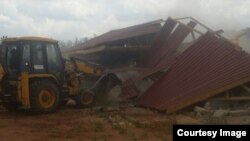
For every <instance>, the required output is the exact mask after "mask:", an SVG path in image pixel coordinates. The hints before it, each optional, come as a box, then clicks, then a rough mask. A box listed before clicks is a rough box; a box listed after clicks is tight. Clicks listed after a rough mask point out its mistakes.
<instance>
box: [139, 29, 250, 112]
mask: <svg viewBox="0 0 250 141" xmlns="http://www.w3.org/2000/svg"><path fill="white" fill-rule="evenodd" d="M248 81H250V55H249V54H247V53H245V52H243V51H239V50H237V49H236V48H235V46H234V45H233V44H232V43H230V42H228V41H227V40H225V39H224V38H221V37H219V36H217V35H215V34H213V33H210V32H208V33H206V34H205V35H203V36H201V37H200V38H199V39H198V41H196V42H195V43H194V44H193V45H191V46H190V47H189V48H188V49H187V50H185V51H184V52H183V53H182V54H181V55H180V56H178V57H177V58H176V60H175V63H174V64H173V65H172V66H171V67H170V69H169V70H168V71H167V72H166V73H165V74H164V75H163V77H162V78H161V79H160V80H158V81H157V82H155V84H154V85H153V86H152V87H150V88H149V89H148V90H147V91H146V93H145V94H144V95H143V96H142V97H141V98H140V100H139V104H140V105H143V106H146V107H152V108H156V109H158V110H166V111H167V112H175V111H177V110H180V109H182V108H184V107H187V106H190V105H192V104H194V103H197V102H200V101H203V100H205V99H207V98H209V97H212V96H214V95H217V94H220V92H223V91H225V90H228V89H231V88H233V87H235V86H238V85H241V84H243V83H246V82H248Z"/></svg>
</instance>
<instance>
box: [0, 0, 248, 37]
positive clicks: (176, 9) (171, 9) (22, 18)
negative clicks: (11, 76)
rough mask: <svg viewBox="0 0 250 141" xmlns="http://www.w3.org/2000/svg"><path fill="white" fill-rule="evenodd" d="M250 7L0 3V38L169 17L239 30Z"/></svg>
mask: <svg viewBox="0 0 250 141" xmlns="http://www.w3.org/2000/svg"><path fill="white" fill-rule="evenodd" d="M249 7H250V0H0V36H8V37H13V36H45V37H50V38H54V39H57V40H64V41H67V40H74V39H75V38H76V37H77V38H79V39H80V38H84V37H88V38H91V37H93V36H94V35H100V34H102V33H104V32H107V31H110V30H112V29H117V28H123V27H126V26H131V25H135V24H140V23H144V22H148V21H152V20H157V19H167V17H169V16H170V17H173V18H180V17H186V16H188V17H190V16H191V17H194V18H196V19H197V20H199V21H201V22H202V23H204V24H206V25H208V26H209V27H211V28H212V29H215V30H217V29H224V30H240V29H243V28H246V27H250V8H249Z"/></svg>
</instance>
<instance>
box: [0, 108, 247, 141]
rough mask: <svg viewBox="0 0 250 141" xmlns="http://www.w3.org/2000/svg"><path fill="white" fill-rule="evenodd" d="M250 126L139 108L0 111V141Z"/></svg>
mask: <svg viewBox="0 0 250 141" xmlns="http://www.w3.org/2000/svg"><path fill="white" fill-rule="evenodd" d="M228 123H230V124H250V117H249V116H245V117H242V116H241V117H226V118H220V119H218V118H211V117H196V116H195V115H194V114H193V113H192V112H185V113H182V114H176V115H167V114H164V113H159V112H157V111H152V110H148V109H144V108H138V107H122V108H121V107H119V108H118V107H109V108H104V109H102V108H92V109H76V108H73V107H65V108H62V109H59V110H57V111H56V112H55V113H51V114H46V115H33V114H31V113H28V112H25V111H20V112H15V113H10V112H8V111H6V110H5V109H3V108H1V110H0V140H1V141H12V140H13V141H14V140H18V141H45V140H46V141H83V140H84V141H117V140H119V141H140V140H141V141H145V140H146V141H147V140H148V141H171V140H172V139H171V138H172V137H171V134H172V133H171V130H172V125H173V124H228Z"/></svg>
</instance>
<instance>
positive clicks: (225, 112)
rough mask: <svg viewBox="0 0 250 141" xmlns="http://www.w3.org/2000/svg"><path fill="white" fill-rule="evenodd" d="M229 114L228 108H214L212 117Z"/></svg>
mask: <svg viewBox="0 0 250 141" xmlns="http://www.w3.org/2000/svg"><path fill="white" fill-rule="evenodd" d="M227 115H229V110H215V111H214V114H213V117H216V118H220V117H224V116H227Z"/></svg>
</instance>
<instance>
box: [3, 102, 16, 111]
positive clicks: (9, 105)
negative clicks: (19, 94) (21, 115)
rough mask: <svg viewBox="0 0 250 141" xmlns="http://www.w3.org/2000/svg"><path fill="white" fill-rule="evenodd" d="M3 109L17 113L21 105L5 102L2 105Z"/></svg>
mask: <svg viewBox="0 0 250 141" xmlns="http://www.w3.org/2000/svg"><path fill="white" fill-rule="evenodd" d="M2 105H3V107H4V108H6V109H7V110H8V111H9V112H15V111H17V110H18V108H19V107H20V104H18V103H16V102H4V103H2Z"/></svg>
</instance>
